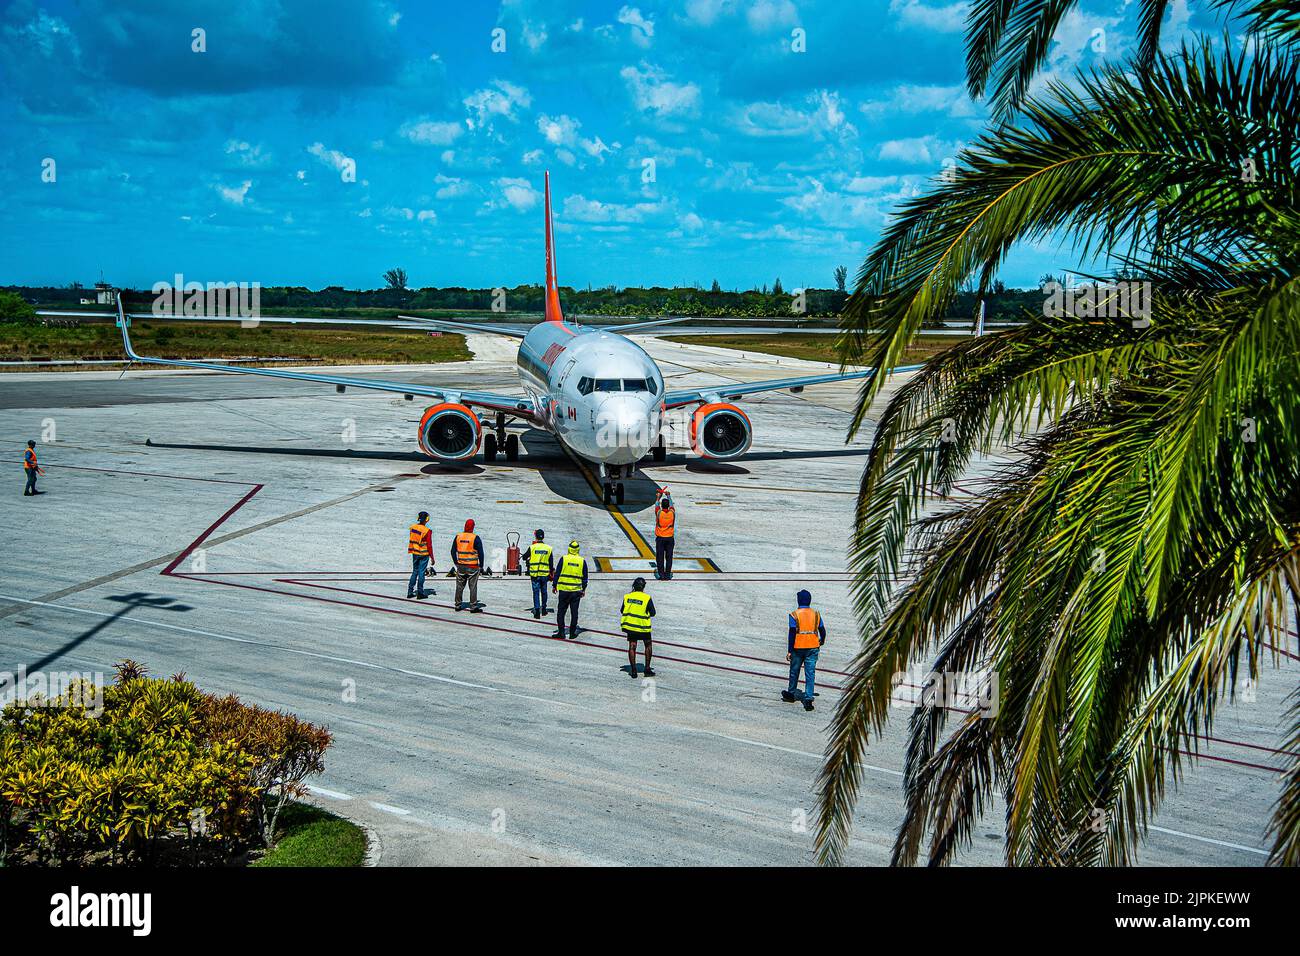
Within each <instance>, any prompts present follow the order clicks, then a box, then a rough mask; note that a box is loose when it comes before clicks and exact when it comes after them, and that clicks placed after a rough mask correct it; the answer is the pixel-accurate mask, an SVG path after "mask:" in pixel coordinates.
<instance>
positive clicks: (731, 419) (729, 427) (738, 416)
mask: <svg viewBox="0 0 1300 956" xmlns="http://www.w3.org/2000/svg"><path fill="white" fill-rule="evenodd" d="M690 434H691V448H693V449H694V450H695V454H697V455H699V456H700V457H702V458H716V459H726V458H736V457H738V456H740V455H743V454H744V453H745V452H747V451H749V446H750V443H751V442H752V441H753V439H754V429H753V428H752V427H751V426H750V424H749V416H748V415H746V414H745V413H744V412H742V411H741V410H740V409H739V408H737V407H736V406H735V405H728V404H725V403H723V402H714V403H713V404H711V405H701V406H700V407H699V408H697V409H696V410H695V415H694V416H693V417H692V418H691V428H690Z"/></svg>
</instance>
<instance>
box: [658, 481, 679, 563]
mask: <svg viewBox="0 0 1300 956" xmlns="http://www.w3.org/2000/svg"><path fill="white" fill-rule="evenodd" d="M676 533H677V509H676V508H674V507H673V498H672V495H670V494H668V489H667V488H660V489H659V491H658V493H657V494H656V496H655V577H657V578H659V579H660V580H661V581H671V580H672V577H673V546H674V544H675V542H676V540H677V539H676V537H675V535H676Z"/></svg>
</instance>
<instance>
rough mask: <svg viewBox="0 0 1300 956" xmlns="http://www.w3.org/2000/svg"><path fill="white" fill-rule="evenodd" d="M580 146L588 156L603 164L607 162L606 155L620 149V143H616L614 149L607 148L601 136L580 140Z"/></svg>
mask: <svg viewBox="0 0 1300 956" xmlns="http://www.w3.org/2000/svg"><path fill="white" fill-rule="evenodd" d="M578 145H579V146H581V147H582V149H583V151H584V152H586V154H587V155H588V156H592V157H594V158H595V159H596V161H597V162H601V163H603V162H604V161H605V154H606V153H608V152H612V151H613V150H615V149H618V143H615V144H614V145H613V146H612V147H611V146H606V145H605V143H604V141H602V140H601V138H600V137H599V136H595V137H593V138H591V139H584V140H580V141H579V143H578Z"/></svg>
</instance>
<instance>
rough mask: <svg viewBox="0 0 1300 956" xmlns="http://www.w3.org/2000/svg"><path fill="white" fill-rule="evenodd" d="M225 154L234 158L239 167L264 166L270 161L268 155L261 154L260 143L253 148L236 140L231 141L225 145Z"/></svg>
mask: <svg viewBox="0 0 1300 956" xmlns="http://www.w3.org/2000/svg"><path fill="white" fill-rule="evenodd" d="M226 154H227V155H228V156H234V157H235V159H237V160H238V161H239V164H240V165H241V166H265V165H266V164H267V163H269V162H270V161H271V157H270V155H269V154H267V153H264V152H262V146H261V144H260V143H259V144H258V145H257V146H253V145H252V144H250V143H246V142H244V141H243V140H238V139H232V140H229V141H228V142H227V143H226Z"/></svg>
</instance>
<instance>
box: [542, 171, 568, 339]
mask: <svg viewBox="0 0 1300 956" xmlns="http://www.w3.org/2000/svg"><path fill="white" fill-rule="evenodd" d="M546 321H547V322H563V321H564V313H563V312H561V311H560V284H559V283H558V282H557V281H556V279H555V230H554V228H553V227H552V225H551V174H550V172H549V171H548V172H547V173H546Z"/></svg>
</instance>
